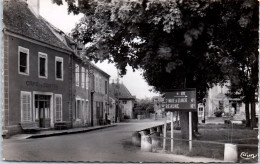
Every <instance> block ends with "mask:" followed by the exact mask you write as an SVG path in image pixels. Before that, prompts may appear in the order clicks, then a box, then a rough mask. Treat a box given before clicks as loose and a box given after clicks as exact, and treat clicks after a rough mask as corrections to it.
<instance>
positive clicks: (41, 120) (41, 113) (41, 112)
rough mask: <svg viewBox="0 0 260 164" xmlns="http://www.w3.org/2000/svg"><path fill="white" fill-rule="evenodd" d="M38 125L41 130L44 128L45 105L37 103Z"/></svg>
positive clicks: (42, 102) (40, 102)
mask: <svg viewBox="0 0 260 164" xmlns="http://www.w3.org/2000/svg"><path fill="white" fill-rule="evenodd" d="M39 125H40V127H41V128H45V103H44V101H39Z"/></svg>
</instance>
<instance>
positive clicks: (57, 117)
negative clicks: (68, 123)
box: [55, 96, 62, 121]
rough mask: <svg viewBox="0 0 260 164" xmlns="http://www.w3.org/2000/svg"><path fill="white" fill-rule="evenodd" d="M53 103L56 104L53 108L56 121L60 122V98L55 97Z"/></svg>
mask: <svg viewBox="0 0 260 164" xmlns="http://www.w3.org/2000/svg"><path fill="white" fill-rule="evenodd" d="M55 102H56V106H55V109H56V121H62V119H61V118H62V116H61V110H62V109H61V103H62V100H61V97H60V96H56V98H55Z"/></svg>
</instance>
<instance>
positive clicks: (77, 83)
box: [75, 64, 79, 86]
mask: <svg viewBox="0 0 260 164" xmlns="http://www.w3.org/2000/svg"><path fill="white" fill-rule="evenodd" d="M75 78H76V79H75V83H76V86H79V65H78V64H75Z"/></svg>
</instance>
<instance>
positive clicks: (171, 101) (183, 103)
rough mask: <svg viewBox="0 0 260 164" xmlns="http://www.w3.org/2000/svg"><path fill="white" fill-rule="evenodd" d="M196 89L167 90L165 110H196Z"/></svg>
mask: <svg viewBox="0 0 260 164" xmlns="http://www.w3.org/2000/svg"><path fill="white" fill-rule="evenodd" d="M196 107H197V104H196V89H195V88H187V89H175V90H171V91H169V92H165V111H196Z"/></svg>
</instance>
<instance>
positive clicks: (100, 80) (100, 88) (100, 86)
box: [99, 76, 102, 93]
mask: <svg viewBox="0 0 260 164" xmlns="http://www.w3.org/2000/svg"><path fill="white" fill-rule="evenodd" d="M99 92H100V93H102V78H101V76H100V77H99Z"/></svg>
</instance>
